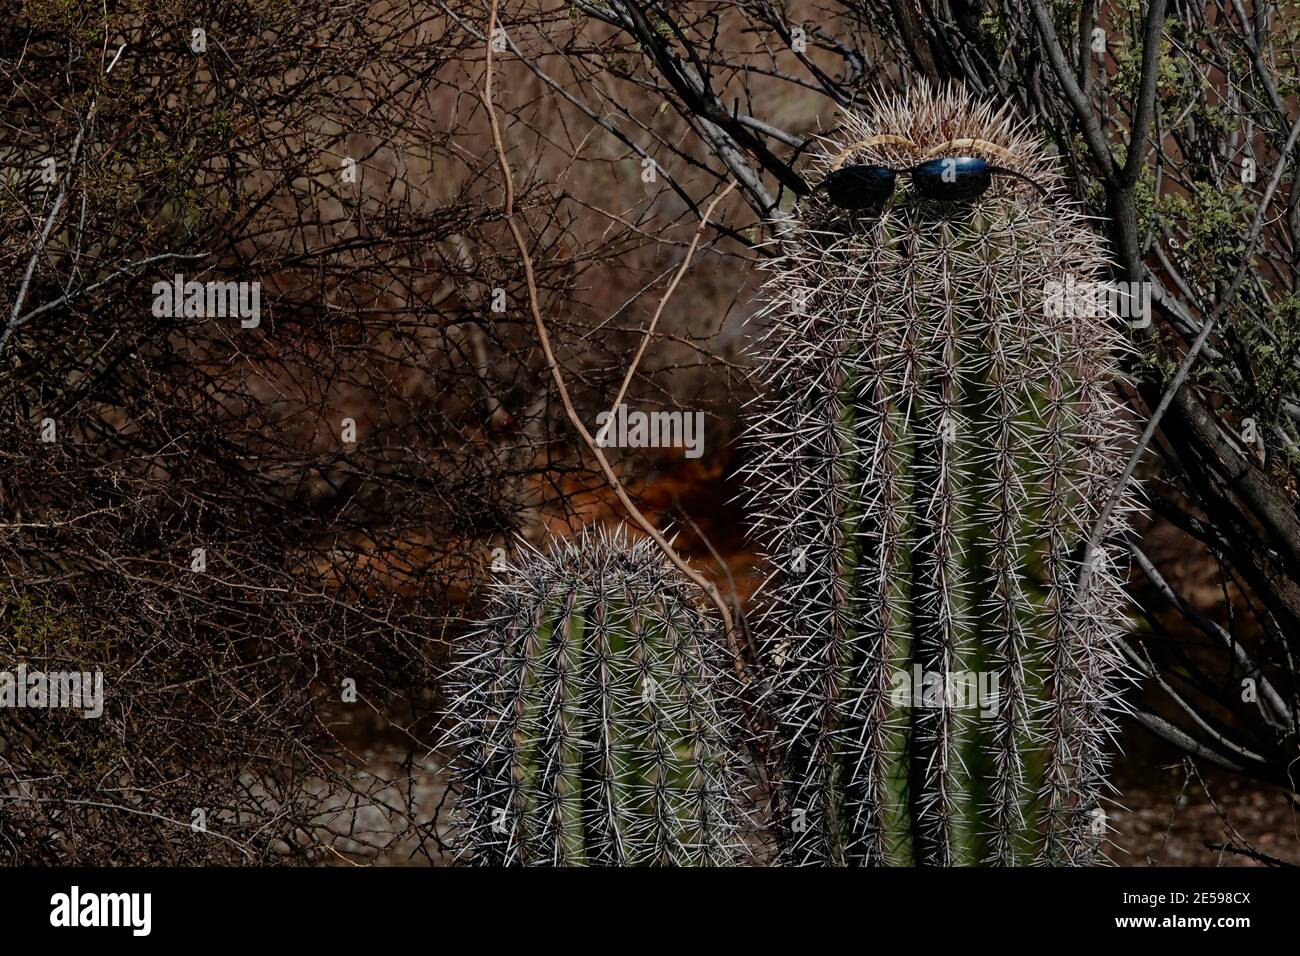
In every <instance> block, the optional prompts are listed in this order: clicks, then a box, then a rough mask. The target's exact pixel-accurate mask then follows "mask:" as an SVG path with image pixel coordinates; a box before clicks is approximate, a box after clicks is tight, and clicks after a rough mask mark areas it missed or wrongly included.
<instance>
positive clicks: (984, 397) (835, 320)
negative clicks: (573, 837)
mask: <svg viewBox="0 0 1300 956" xmlns="http://www.w3.org/2000/svg"><path fill="white" fill-rule="evenodd" d="M843 127H844V133H843V140H842V142H841V144H839V146H838V147H837V153H836V154H835V155H832V156H829V157H827V158H825V159H823V160H820V161H819V162H820V163H821V168H820V170H819V172H820V174H821V176H823V177H824V176H830V177H831V179H830V180H828V181H826V186H827V187H828V188H824V189H820V190H818V191H816V192H815V193H814V194H813V196H812V197H811V199H809V200H807V201H805V202H804V203H802V204H801V205H800V206H799V207H798V208H797V209H796V211H795V216H794V217H793V219H792V221H791V222H790V223H789V229H788V230H787V231H786V232H785V233H784V234H783V235H782V236H781V238H780V239H779V240H778V241H779V243H780V245H781V255H780V257H779V259H777V260H776V261H775V263H774V266H773V269H774V272H775V275H774V276H773V277H772V279H771V280H770V283H769V285H768V295H769V306H768V308H767V315H768V322H769V324H768V327H767V330H766V332H765V334H764V336H763V337H762V338H761V341H760V343H759V346H758V351H759V352H760V360H761V372H762V378H763V380H764V384H765V394H764V395H763V397H762V398H761V399H760V400H759V405H758V407H757V413H756V415H755V416H754V418H753V424H752V427H751V430H750V442H751V446H752V449H753V456H752V460H751V464H750V466H749V467H748V471H749V480H750V482H751V488H752V490H753V502H752V503H753V514H754V515H755V517H756V523H757V525H758V528H759V530H760V532H761V537H762V540H763V542H764V550H765V552H766V554H767V556H768V558H769V559H770V560H771V561H772V562H773V563H774V565H775V568H776V569H777V573H776V575H775V578H774V580H772V581H771V582H769V585H768V587H767V589H766V605H765V608H764V610H763V612H762V614H761V616H760V619H759V623H758V625H757V627H756V631H757V632H758V633H759V634H760V635H762V636H764V637H765V638H766V639H767V645H766V646H767V654H768V658H769V662H770V664H771V666H772V667H773V668H774V669H775V671H776V672H777V674H778V677H777V680H776V681H775V689H774V691H773V697H772V703H773V705H774V710H775V712H776V714H777V715H778V718H779V722H780V730H779V738H780V740H779V742H780V744H781V747H780V750H781V752H782V754H783V756H784V775H785V778H786V779H785V782H784V786H783V788H782V792H781V801H780V816H781V819H782V822H783V827H782V829H783V850H784V854H785V859H786V860H787V862H792V863H832V864H858V863H862V864H874V863H915V864H918V865H950V864H958V863H999V864H1016V863H1029V862H1049V863H1079V862H1086V861H1089V860H1092V859H1094V858H1095V856H1096V854H1097V847H1098V845H1099V843H1101V842H1102V837H1103V836H1104V832H1105V814H1104V812H1103V810H1102V808H1101V803H1100V800H1101V799H1102V798H1103V791H1104V789H1105V770H1106V764H1107V753H1106V752H1107V741H1108V737H1109V735H1110V734H1111V732H1112V730H1113V723H1112V722H1113V711H1114V708H1115V706H1116V704H1117V700H1116V693H1117V692H1116V687H1117V680H1116V676H1117V673H1118V672H1119V671H1120V669H1121V667H1120V665H1121V662H1122V658H1121V656H1120V651H1119V648H1118V647H1117V644H1116V640H1117V636H1118V635H1119V634H1120V633H1121V630H1122V628H1123V627H1124V624H1125V620H1126V618H1125V612H1124V600H1123V592H1122V577H1123V574H1122V570H1123V569H1122V566H1121V565H1122V561H1121V560H1120V557H1119V555H1120V553H1121V551H1122V548H1121V547H1119V546H1117V542H1116V539H1117V537H1118V536H1119V535H1120V534H1121V533H1122V531H1123V530H1124V528H1125V524H1126V514H1127V513H1128V512H1129V511H1130V510H1131V502H1130V501H1129V500H1128V498H1127V496H1126V497H1125V498H1124V499H1123V500H1122V501H1121V504H1120V507H1118V508H1117V509H1116V511H1115V517H1114V519H1113V520H1112V521H1110V522H1109V523H1108V527H1107V528H1106V536H1105V539H1104V541H1103V547H1101V548H1100V549H1097V551H1096V553H1095V554H1094V555H1093V557H1092V558H1091V560H1090V562H1089V563H1090V565H1091V567H1090V568H1089V571H1088V573H1087V574H1086V575H1081V571H1082V568H1081V561H1082V557H1083V553H1084V550H1085V549H1084V547H1083V543H1084V541H1085V540H1086V538H1087V536H1088V534H1089V532H1090V531H1091V529H1092V526H1093V524H1094V523H1095V522H1096V520H1097V519H1098V516H1099V514H1100V511H1101V507H1102V505H1103V504H1104V502H1105V501H1106V499H1107V498H1108V497H1109V495H1110V493H1111V492H1112V491H1113V489H1114V487H1115V482H1116V480H1117V475H1118V473H1119V472H1120V471H1121V470H1122V466H1123V463H1124V460H1125V456H1126V454H1127V452H1128V450H1129V449H1130V448H1131V445H1130V444H1129V442H1130V437H1131V431H1132V429H1131V425H1130V423H1129V420H1128V419H1127V417H1126V416H1125V414H1124V412H1123V408H1122V406H1121V404H1120V402H1119V400H1118V398H1117V396H1116V395H1115V393H1114V391H1113V379H1114V377H1115V375H1116V360H1117V358H1118V357H1119V356H1120V355H1121V354H1122V353H1123V352H1124V350H1125V344H1124V343H1125V333H1124V330H1123V329H1122V328H1121V327H1120V325H1119V323H1117V322H1116V321H1114V318H1113V315H1108V314H1107V310H1106V309H1104V308H1100V309H1096V310H1093V309H1090V308H1088V307H1087V306H1089V305H1095V304H1096V301H1097V300H1094V299H1093V298H1091V297H1089V296H1086V295H1081V294H1080V292H1081V291H1082V290H1088V291H1096V290H1098V289H1102V290H1105V289H1106V288H1107V287H1106V286H1104V285H1101V284H1098V285H1089V283H1098V282H1099V280H1100V279H1101V277H1102V270H1103V267H1104V260H1103V257H1102V254H1101V251H1100V249H1099V246H1098V243H1097V241H1096V240H1095V239H1094V238H1093V236H1092V234H1091V233H1090V232H1089V230H1088V229H1087V227H1086V223H1085V220H1084V219H1083V217H1082V216H1081V215H1080V214H1079V213H1078V212H1077V211H1076V209H1075V208H1074V207H1073V205H1072V204H1070V203H1069V202H1067V201H1066V200H1065V199H1064V198H1063V196H1062V195H1061V193H1060V191H1059V175H1058V173H1057V172H1056V171H1055V170H1054V168H1053V167H1052V164H1051V162H1050V160H1049V158H1048V157H1047V155H1046V154H1045V152H1044V150H1043V148H1042V146H1041V145H1040V144H1039V143H1038V142H1037V141H1036V140H1035V139H1033V138H1032V137H1031V136H1030V135H1029V134H1028V133H1027V132H1026V131H1025V129H1024V128H1023V127H1022V126H1021V125H1019V124H1017V123H1016V122H1014V121H1013V120H1012V119H1011V118H1009V117H1008V115H1007V114H1006V113H1005V112H995V111H993V110H992V109H990V108H989V107H987V106H981V105H978V104H976V103H974V102H973V101H971V100H970V99H969V98H967V97H966V96H965V95H964V94H963V93H962V92H961V91H959V90H946V91H937V92H932V91H930V90H927V89H921V90H918V91H916V92H915V93H913V94H911V95H908V96H906V97H902V98H891V99H884V100H881V101H878V102H876V103H875V104H874V105H872V106H871V107H870V108H869V109H867V110H866V111H865V112H864V113H862V114H858V113H851V114H849V115H847V116H845V117H844V123H843ZM936 158H941V159H952V160H953V162H951V163H939V164H934V163H931V164H930V165H928V166H923V167H921V168H920V169H917V171H916V172H915V173H914V174H913V176H912V179H911V182H910V183H909V181H908V177H907V174H905V173H900V174H899V175H898V176H897V177H895V176H894V175H893V174H892V173H890V172H889V170H898V171H901V170H912V169H916V167H918V165H919V164H921V163H923V162H925V161H927V160H932V159H936ZM990 163H991V164H995V165H996V166H997V167H1000V169H999V170H997V171H996V174H990V170H989V168H988V166H987V165H986V164H990ZM970 170H975V171H976V172H979V173H980V175H978V176H975V177H974V178H973V179H972V178H971V177H968V176H966V175H965V173H966V172H967V171H970ZM954 171H955V172H956V173H959V174H960V175H955V176H954V175H953V173H954ZM1005 171H1010V173H1012V175H1002V174H1001V173H1002V172H1005ZM981 176H982V177H983V182H979V180H980V178H981ZM927 177H929V179H927ZM815 178H816V177H815ZM895 178H896V179H897V182H896V184H895V182H894V180H895ZM1026 178H1027V179H1028V180H1031V181H1032V182H1027V181H1026ZM972 182H973V183H974V186H973V187H972ZM882 184H883V185H882ZM1035 184H1037V185H1035ZM894 185H896V189H894V190H893V191H892V193H891V192H890V189H889V188H887V187H889V186H894ZM831 187H833V188H831ZM927 187H937V188H927ZM968 187H969V188H968ZM983 187H987V191H984V192H983V193H982V194H981V193H980V189H981V188H983ZM945 189H946V190H947V192H946V193H945ZM936 192H937V193H939V194H940V195H945V194H946V195H949V196H958V197H964V198H960V199H959V200H958V201H945V200H943V199H942V198H935V195H934V194H935V193H936ZM846 206H847V207H854V208H845V207H846ZM1058 284H1059V285H1058ZM1060 286H1064V287H1065V288H1066V290H1067V292H1066V294H1065V295H1063V296H1062V295H1058V294H1056V293H1058V292H1059V291H1060ZM1099 301H1101V302H1103V303H1104V301H1105V297H1104V296H1103V297H1099ZM1092 311H1096V313H1097V314H1095V315H1094V314H1089V313H1090V312H1092ZM1081 580H1084V581H1086V584H1084V585H1081V584H1080V581H1081ZM981 679H982V680H983V684H982V685H977V686H982V687H983V688H984V689H985V691H986V694H985V699H983V700H978V699H977V704H978V707H977V708H976V709H972V708H967V707H962V706H955V705H954V704H955V703H956V702H955V700H954V697H953V695H952V694H951V691H952V690H954V689H956V690H961V689H964V688H965V687H966V686H967V681H968V680H972V681H974V680H981ZM918 681H919V682H920V684H921V685H923V687H924V692H923V690H922V687H918V686H917V684H918ZM994 681H995V682H996V683H994ZM935 688H938V689H939V693H938V694H931V693H929V692H930V691H932V690H934V689H935ZM990 689H994V690H995V694H993V695H989V694H988V693H987V691H988V690H990ZM967 703H969V702H967Z"/></svg>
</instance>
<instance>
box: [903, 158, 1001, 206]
mask: <svg viewBox="0 0 1300 956" xmlns="http://www.w3.org/2000/svg"><path fill="white" fill-rule="evenodd" d="M992 181H993V172H992V170H990V169H989V164H988V163H987V162H986V161H985V160H982V159H975V158H974V157H971V156H943V157H940V158H939V159H931V160H927V161H926V162H924V163H921V165H919V166H917V167H916V168H914V169H913V170H912V188H913V189H915V190H916V192H917V194H918V195H921V196H924V197H925V198H926V199H943V200H947V201H949V202H960V201H962V200H966V199H975V198H977V197H979V196H982V195H984V193H985V191H986V190H987V189H988V188H989V184H990V183H991V182H992Z"/></svg>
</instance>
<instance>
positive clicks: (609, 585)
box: [451, 531, 741, 866]
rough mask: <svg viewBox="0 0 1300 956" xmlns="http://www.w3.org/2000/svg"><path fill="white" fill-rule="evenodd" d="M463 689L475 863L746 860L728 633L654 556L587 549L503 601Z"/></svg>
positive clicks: (464, 663)
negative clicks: (730, 711) (724, 641)
mask: <svg viewBox="0 0 1300 956" xmlns="http://www.w3.org/2000/svg"><path fill="white" fill-rule="evenodd" d="M492 591H493V593H492V596H491V599H490V605H489V611H488V616H487V618H486V620H485V622H484V623H483V624H482V625H481V626H480V627H479V628H478V629H477V630H476V631H474V633H473V634H472V635H471V637H470V641H469V644H468V646H467V648H466V650H465V651H464V653H463V655H462V659H461V660H460V662H459V663H458V664H457V665H456V667H455V669H454V671H453V675H454V679H453V682H452V689H451V698H452V700H451V710H452V716H453V717H454V720H455V725H454V726H455V729H454V731H453V733H452V737H453V742H454V743H455V745H456V746H457V749H458V751H459V753H458V756H457V758H456V759H455V760H454V761H453V764H452V787H453V792H454V795H455V800H456V806H455V814H454V817H455V825H456V827H457V831H458V832H457V838H456V846H457V851H458V856H459V857H460V858H462V859H468V860H469V861H470V862H473V863H476V864H481V865H489V866H492V865H495V866H507V865H538V866H582V865H597V866H637V865H666V866H686V865H703V866H708V865H726V864H729V863H732V862H735V861H736V859H737V856H738V852H739V850H740V846H741V842H740V840H739V837H738V826H737V822H738V820H739V819H740V813H739V810H738V802H737V794H738V793H739V792H740V787H739V785H738V775H737V768H738V767H739V761H738V755H737V752H736V751H735V750H734V749H733V748H732V745H733V742H734V740H735V734H734V733H733V731H734V725H733V724H732V723H731V721H730V720H729V719H728V718H726V717H725V716H724V712H723V709H722V707H721V706H720V703H721V702H722V701H723V699H724V698H725V697H727V696H728V695H729V691H728V690H727V688H728V686H729V679H730V678H729V675H728V672H727V670H726V668H725V667H724V666H722V660H723V659H722V657H721V654H722V645H721V642H720V637H721V629H720V627H719V625H718V623H717V622H716V621H715V620H714V619H713V618H712V617H710V616H709V615H708V614H707V613H705V612H704V611H703V610H702V608H701V606H699V605H697V604H696V602H695V601H694V600H693V596H694V595H693V589H692V587H691V585H690V583H689V582H688V581H687V580H686V578H685V577H684V576H683V575H682V574H681V573H680V572H678V571H677V570H676V569H675V568H673V567H672V566H671V565H670V564H669V563H668V562H667V561H666V560H665V559H664V556H663V555H662V553H661V552H660V551H659V550H658V549H657V547H656V546H655V545H654V543H653V542H651V541H648V540H642V541H637V542H635V543H633V544H630V545H629V544H628V543H627V542H626V540H625V538H624V535H623V534H622V532H617V533H614V534H612V535H611V534H608V533H605V532H593V531H585V532H583V533H582V534H581V535H580V536H579V537H578V538H576V539H573V540H569V541H564V542H555V543H554V544H553V546H552V549H551V551H550V553H549V554H543V553H542V552H540V551H537V550H534V549H531V548H529V549H528V551H527V553H526V554H525V555H524V557H523V559H522V560H521V561H520V562H519V563H517V564H514V565H512V566H510V567H508V568H507V569H506V570H505V572H504V574H502V575H501V580H500V581H499V582H498V583H496V584H494V585H493V587H492Z"/></svg>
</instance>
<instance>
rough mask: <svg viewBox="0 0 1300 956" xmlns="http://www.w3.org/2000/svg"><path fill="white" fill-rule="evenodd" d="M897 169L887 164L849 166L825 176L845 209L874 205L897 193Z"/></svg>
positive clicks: (833, 199)
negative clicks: (885, 165)
mask: <svg viewBox="0 0 1300 956" xmlns="http://www.w3.org/2000/svg"><path fill="white" fill-rule="evenodd" d="M895 177H896V174H895V172H894V171H893V170H892V169H888V168H886V167H884V166H845V167H844V168H843V169H837V170H835V172H833V173H831V174H830V175H829V176H827V177H826V178H825V179H823V180H822V186H823V187H825V189H826V192H827V193H828V194H829V195H830V199H831V202H833V203H834V204H835V205H837V206H839V207H840V208H841V209H874V208H875V207H877V206H879V205H880V204H881V203H883V202H884V201H885V200H886V199H888V198H889V197H890V196H892V195H893V194H894V179H895Z"/></svg>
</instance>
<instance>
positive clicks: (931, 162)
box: [816, 136, 1047, 211]
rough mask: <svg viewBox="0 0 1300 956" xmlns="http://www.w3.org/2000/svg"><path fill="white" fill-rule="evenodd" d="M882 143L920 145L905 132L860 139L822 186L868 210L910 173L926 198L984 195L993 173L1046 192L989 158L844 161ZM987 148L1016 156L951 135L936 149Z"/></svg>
mask: <svg viewBox="0 0 1300 956" xmlns="http://www.w3.org/2000/svg"><path fill="white" fill-rule="evenodd" d="M878 143H898V144H900V145H907V146H911V147H912V148H913V149H916V146H915V145H914V144H913V143H912V142H911V141H910V140H905V139H903V138H902V137H900V136H875V137H872V138H871V139H869V140H863V141H862V142H861V143H854V144H853V145H852V146H850V147H849V148H848V149H846V150H844V152H842V153H840V155H839V157H838V158H837V159H836V161H835V163H834V165H833V166H832V169H831V172H830V173H829V174H827V176H826V178H825V179H823V180H822V181H821V183H819V184H818V185H817V187H816V188H817V189H818V190H822V189H824V190H825V191H826V193H827V195H828V197H829V198H830V201H831V203H832V204H834V205H835V206H838V207H839V208H840V209H848V210H854V211H856V210H863V209H876V208H879V207H880V206H882V205H884V203H885V201H886V200H888V199H889V198H890V197H891V196H892V195H893V194H894V189H895V187H896V186H897V184H898V177H899V176H900V175H906V176H908V177H909V178H910V179H911V182H912V190H913V191H914V192H915V193H916V194H917V195H918V196H920V197H922V198H923V199H930V200H936V201H939V202H969V201H970V200H972V199H978V198H979V197H980V196H982V195H984V193H986V192H987V191H988V189H989V186H991V185H992V184H993V177H994V176H1012V177H1015V178H1016V179H1020V180H1023V181H1024V182H1027V183H1029V184H1030V185H1031V186H1033V187H1034V188H1035V189H1037V190H1038V191H1039V192H1040V193H1042V194H1043V195H1044V196H1046V195H1047V190H1046V189H1045V188H1044V187H1043V186H1041V185H1040V184H1038V183H1036V182H1035V181H1034V180H1032V179H1030V178H1029V177H1028V176H1026V175H1024V174H1023V173H1018V172H1016V171H1015V170H1013V169H1008V168H1006V167H1005V166H997V165H994V164H993V163H990V162H989V161H988V160H986V159H980V158H978V157H976V156H936V157H934V158H933V159H925V160H923V161H922V162H920V163H918V164H917V165H915V166H912V167H910V168H908V169H893V168H892V167H889V166H883V165H878V164H875V163H861V164H856V165H853V166H843V165H841V164H842V163H843V161H844V159H846V158H847V157H848V155H849V154H850V153H852V152H854V151H855V150H859V149H863V148H866V147H867V146H874V145H877V144H878ZM970 146H978V147H982V148H983V149H984V150H986V151H988V152H992V153H994V154H995V155H1001V156H1004V157H1008V158H1011V156H1012V154H1011V153H1010V152H1009V151H1008V150H1005V149H1003V148H1002V147H1000V146H997V145H996V144H994V143H987V142H985V141H983V140H964V139H962V140H952V141H950V142H948V143H944V144H942V145H941V146H939V147H936V148H935V149H933V150H931V151H930V152H931V153H935V152H942V151H943V150H945V149H949V148H964V147H970Z"/></svg>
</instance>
